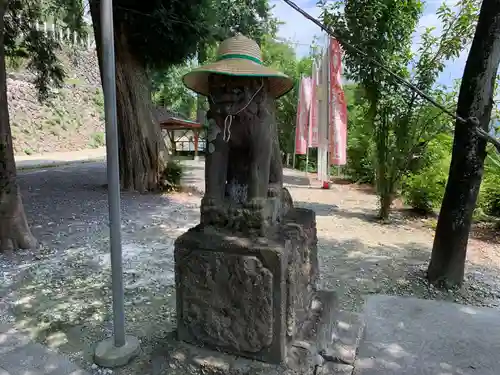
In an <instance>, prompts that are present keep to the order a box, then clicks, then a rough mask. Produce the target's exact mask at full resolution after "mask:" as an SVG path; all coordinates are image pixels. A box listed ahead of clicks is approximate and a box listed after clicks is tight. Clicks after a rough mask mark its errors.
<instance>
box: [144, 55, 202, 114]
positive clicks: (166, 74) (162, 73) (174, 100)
mask: <svg viewBox="0 0 500 375" xmlns="http://www.w3.org/2000/svg"><path fill="white" fill-rule="evenodd" d="M191 69H192V67H191V64H180V65H172V66H170V67H168V68H167V69H164V70H158V71H154V72H153V73H152V75H151V79H152V82H153V102H154V103H155V104H156V105H158V106H161V107H168V108H169V109H170V110H172V111H173V112H176V113H180V114H181V115H183V116H185V117H187V118H193V116H194V115H195V112H196V96H194V95H193V93H192V92H191V91H190V90H189V89H187V88H186V87H185V86H184V85H183V83H182V76H183V75H184V74H186V73H187V72H188V71H189V70H191Z"/></svg>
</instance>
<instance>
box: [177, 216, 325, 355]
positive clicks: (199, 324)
mask: <svg viewBox="0 0 500 375" xmlns="http://www.w3.org/2000/svg"><path fill="white" fill-rule="evenodd" d="M316 243H317V237H316V221H315V214H314V212H313V211H311V210H307V209H298V208H294V209H291V210H290V211H289V212H288V214H287V215H286V216H285V218H284V220H283V223H282V224H280V225H277V226H274V227H273V228H271V230H269V231H268V233H267V236H266V237H258V236H252V237H250V236H244V235H242V234H234V233H233V232H230V231H225V230H222V229H218V228H214V227H211V226H204V225H201V224H200V225H198V226H197V227H195V228H192V229H190V230H189V231H188V232H186V233H185V234H183V235H182V236H180V237H179V238H178V239H177V240H176V243H175V277H176V289H177V294H176V296H177V297H176V298H177V327H178V338H179V339H180V340H183V341H186V342H188V343H191V344H195V345H203V346H206V347H209V348H212V349H215V350H221V351H225V352H228V353H232V354H236V355H240V356H243V357H248V358H252V359H258V360H261V361H264V362H269V363H278V364H279V363H283V362H284V361H285V358H286V347H287V345H288V344H289V343H291V342H293V341H294V340H297V339H299V338H300V336H301V332H307V331H310V330H311V327H310V324H308V322H309V323H310V322H311V320H313V315H314V311H313V302H314V296H315V292H316V280H317V275H318V261H317V249H316Z"/></svg>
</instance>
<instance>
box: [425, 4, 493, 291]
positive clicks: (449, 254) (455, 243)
mask: <svg viewBox="0 0 500 375" xmlns="http://www.w3.org/2000/svg"><path fill="white" fill-rule="evenodd" d="M499 63H500V0H483V4H482V6H481V12H480V15H479V20H478V24H477V28H476V34H475V35H474V40H473V42H472V47H471V49H470V52H469V57H468V58H467V63H466V64H465V70H464V75H463V78H462V84H461V86H460V94H459V97H458V105H457V114H458V115H459V116H460V117H462V118H464V119H467V118H469V117H476V118H477V119H478V120H479V123H480V126H481V127H482V128H483V129H484V130H486V131H487V130H488V125H489V121H490V117H491V110H492V105H493V93H494V84H495V79H496V74H497V70H498V65H499ZM474 128H475V127H474V125H473V124H463V123H462V122H459V121H457V122H456V124H455V139H454V142H453V154H452V159H451V165H450V174H449V177H448V183H447V184H446V190H445V194H444V198H443V204H442V206H441V212H440V214H439V220H438V224H437V228H436V235H435V237H434V246H433V248H432V256H431V261H430V264H429V269H428V271H427V272H428V278H429V280H430V281H431V282H432V283H434V284H437V285H442V286H446V287H452V286H457V285H460V284H461V283H462V281H463V277H464V269H465V256H466V252H467V242H468V239H469V231H470V227H471V223H472V214H473V212H474V208H475V206H476V200H477V196H478V193H479V187H480V185H481V179H482V175H483V167H484V158H485V156H486V142H485V141H484V140H483V139H481V138H479V137H478V135H477V133H476V132H475V131H474Z"/></svg>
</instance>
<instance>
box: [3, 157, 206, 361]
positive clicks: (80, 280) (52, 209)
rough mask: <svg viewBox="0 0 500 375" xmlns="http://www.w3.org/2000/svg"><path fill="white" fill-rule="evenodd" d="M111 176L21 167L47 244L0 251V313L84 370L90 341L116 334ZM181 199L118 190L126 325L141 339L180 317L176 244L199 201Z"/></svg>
mask: <svg viewBox="0 0 500 375" xmlns="http://www.w3.org/2000/svg"><path fill="white" fill-rule="evenodd" d="M105 182H106V169H105V165H104V164H99V163H95V164H92V165H80V166H78V167H77V168H75V167H66V168H58V169H52V170H49V169H47V170H43V171H35V172H28V173H20V174H19V184H20V187H21V190H22V193H23V202H24V205H25V209H26V214H27V217H28V220H29V222H30V226H31V227H32V230H33V233H34V235H35V236H36V237H37V238H38V239H39V240H41V242H42V244H43V247H42V248H41V249H40V250H37V251H19V252H16V253H12V254H0V266H1V268H0V269H1V270H2V280H3V281H5V282H3V283H2V284H1V285H0V296H2V304H1V306H0V314H2V315H10V316H13V317H14V318H15V321H16V326H17V328H19V329H21V330H25V331H26V332H29V333H30V334H31V335H32V336H33V337H34V338H35V339H36V340H37V341H39V342H41V343H43V344H47V345H49V346H52V347H57V348H59V350H61V351H62V352H64V353H66V354H68V355H69V356H70V357H71V358H72V359H73V360H74V361H76V362H77V363H81V362H82V361H84V362H85V361H86V366H87V367H88V366H89V363H91V361H92V347H93V345H94V344H95V343H96V342H98V341H99V340H101V339H103V338H104V337H106V336H109V335H110V334H111V332H112V319H111V277H110V255H109V231H108V229H107V228H108V225H107V224H108V197H107V190H106V189H105V188H103V183H105ZM185 196H187V195H185V194H184V195H176V194H172V195H156V194H146V195H140V194H136V193H129V192H122V194H121V207H122V253H123V275H124V285H125V304H126V316H127V328H128V330H130V332H133V333H134V334H136V335H138V336H139V337H142V338H143V340H144V343H145V345H148V343H149V342H150V341H151V340H153V341H154V340H156V339H157V338H158V337H159V336H161V335H162V332H166V331H169V330H170V328H171V327H173V325H172V324H174V323H175V292H174V288H173V284H174V260H173V243H174V240H175V238H177V237H178V236H179V235H180V234H182V233H183V232H185V231H186V230H187V229H188V228H189V227H191V226H194V225H195V224H196V223H197V222H198V220H199V197H192V198H191V199H190V200H188V201H183V200H182V199H181V198H182V197H185ZM148 316H149V317H151V318H148V319H145V317H148ZM144 322H147V323H146V324H145V323H144ZM153 322H154V324H153ZM173 322H174V323H173Z"/></svg>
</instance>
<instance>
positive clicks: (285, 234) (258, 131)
mask: <svg viewBox="0 0 500 375" xmlns="http://www.w3.org/2000/svg"><path fill="white" fill-rule="evenodd" d="M183 80H184V84H185V85H186V86H187V87H189V88H191V89H193V90H194V91H196V92H198V93H200V94H202V95H205V96H207V97H208V100H209V103H210V110H209V112H208V115H207V120H208V122H209V129H208V137H207V149H206V164H205V195H204V197H203V200H202V205H201V223H200V224H199V225H197V226H195V227H193V228H191V229H190V230H188V231H187V232H186V233H184V234H183V235H181V236H180V237H179V238H177V240H176V241H175V250H174V258H175V284H176V310H177V335H178V338H179V339H180V340H183V341H186V342H188V343H192V344H195V345H203V346H204V347H208V348H212V349H215V350H218V351H221V350H222V351H225V352H228V353H233V354H236V355H242V356H245V357H249V358H253V359H258V360H261V361H266V362H271V363H283V362H284V361H285V360H286V361H287V363H288V359H290V358H291V357H290V353H293V352H294V350H295V349H294V348H296V345H295V344H294V343H297V342H303V340H308V338H309V336H310V334H311V332H312V331H313V329H312V327H315V324H316V323H315V322H317V321H318V314H320V313H321V311H323V309H322V305H320V304H318V303H316V280H317V279H318V261H317V245H316V244H317V232H316V219H315V214H314V212H313V211H312V210H308V209H304V208H296V207H293V203H292V199H291V196H290V194H289V193H288V191H287V190H286V189H284V188H283V166H282V162H281V160H282V159H281V153H280V149H279V143H278V131H277V125H276V121H275V99H276V98H277V97H279V96H280V95H284V94H285V93H286V92H288V91H289V90H290V89H291V88H292V86H293V83H292V81H291V80H290V79H289V78H288V77H287V76H285V75H284V74H282V73H280V72H277V71H275V70H273V69H270V68H267V67H265V66H263V65H262V61H261V54H260V49H259V47H258V46H257V44H256V43H255V42H254V41H252V40H250V39H248V38H246V37H244V36H241V35H239V36H236V37H233V38H229V39H227V40H225V41H224V42H222V43H221V45H220V46H219V51H218V60H217V62H215V63H213V64H208V65H205V66H202V67H199V68H196V69H195V70H193V71H192V72H190V73H188V74H187V75H185V76H184V78H183ZM325 311H327V309H326V310H325ZM326 335H328V334H326ZM310 347H311V348H314V347H315V346H314V345H311V346H310ZM315 355H316V354H315ZM292 357H293V356H292ZM295 362H297V363H309V362H307V361H302V360H296V361H295ZM309 370H310V369H309Z"/></svg>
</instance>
